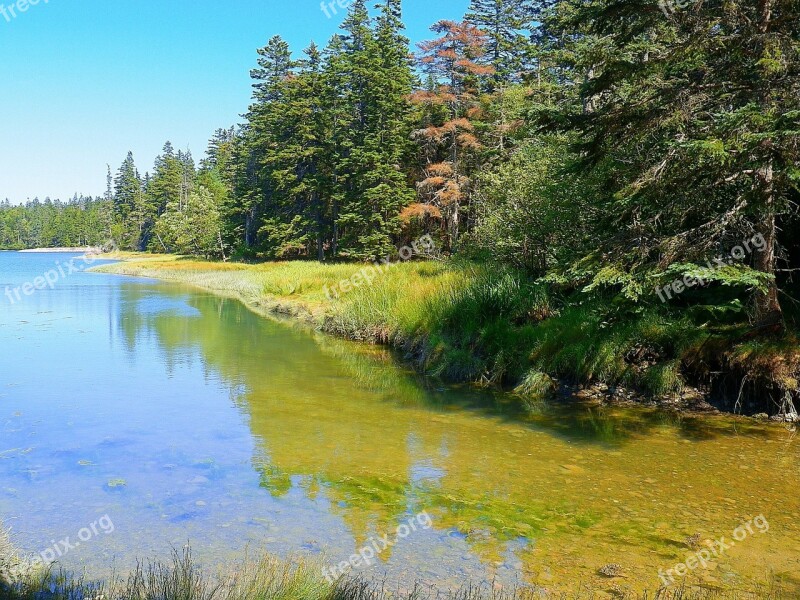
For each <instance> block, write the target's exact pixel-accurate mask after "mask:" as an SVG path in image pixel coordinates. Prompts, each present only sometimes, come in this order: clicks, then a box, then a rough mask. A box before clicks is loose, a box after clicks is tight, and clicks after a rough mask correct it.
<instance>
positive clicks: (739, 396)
mask: <svg viewBox="0 0 800 600" xmlns="http://www.w3.org/2000/svg"><path fill="white" fill-rule="evenodd" d="M114 257H115V256H114V255H111V258H114ZM116 257H117V258H119V259H120V260H121V261H122V262H118V263H114V264H111V265H104V266H101V267H97V268H95V269H94V270H95V271H98V272H104V273H113V274H121V275H131V276H139V277H148V278H154V279H160V280H165V281H172V282H176V283H183V284H188V285H192V286H196V287H198V288H201V289H204V290H206V291H210V292H213V293H216V294H221V295H225V296H227V297H232V298H236V299H239V300H241V301H242V302H243V303H245V304H246V305H247V306H249V307H250V308H251V309H253V310H256V311H258V312H260V313H261V314H274V315H283V316H290V317H293V318H297V319H300V320H302V321H304V322H306V323H307V324H309V325H311V326H313V327H315V328H317V329H319V330H321V331H324V332H326V333H330V334H333V335H336V336H340V337H344V338H348V339H352V340H357V341H363V342H367V343H372V344H385V345H388V346H391V347H393V348H395V349H396V350H398V351H399V352H400V353H401V354H402V356H403V357H404V358H405V359H406V360H407V361H409V362H410V363H412V364H413V365H414V366H415V367H416V368H417V369H418V370H420V371H421V372H423V373H426V374H428V375H433V376H435V377H440V378H442V379H444V380H447V381H452V382H471V383H476V384H479V385H484V386H495V387H502V388H504V389H507V390H510V391H513V392H514V393H516V394H517V395H518V396H519V397H520V398H521V400H522V401H523V402H535V401H538V400H541V399H543V398H547V397H551V396H556V395H558V394H565V393H566V394H571V393H575V394H577V395H580V396H583V397H585V398H586V397H588V398H591V399H594V400H597V401H598V402H608V403H638V404H647V405H659V406H662V407H665V408H669V409H674V410H686V411H700V412H710V411H714V410H715V409H720V410H723V411H730V412H740V413H743V414H750V415H759V417H760V418H762V419H763V418H767V417H772V418H773V419H774V420H790V421H791V420H795V419H796V418H797V417H796V414H795V411H794V410H793V408H792V406H791V402H789V403H788V404H787V405H786V406H787V408H786V409H784V410H783V411H782V414H780V415H778V414H777V413H779V412H781V411H776V410H775V408H774V406H773V405H774V404H775V400H776V398H775V395H774V394H773V392H775V391H776V390H777V392H778V393H779V394H782V395H784V397H785V399H788V400H792V399H793V398H797V397H798V389H797V385H798V384H797V378H798V375H799V374H800V344H798V341H797V337H796V336H795V335H794V334H792V333H790V334H787V335H786V336H784V337H782V338H780V339H773V338H765V339H754V338H752V337H751V336H749V335H748V330H747V327H746V326H745V325H742V326H740V327H736V326H730V325H725V326H720V327H711V326H708V325H698V324H697V323H696V322H694V321H692V319H691V318H690V317H689V315H688V314H687V315H681V314H678V315H675V314H668V313H666V312H663V311H662V310H661V307H658V306H655V307H649V308H648V307H643V309H642V310H641V311H639V312H637V313H631V314H626V315H621V316H615V317H616V320H612V318H610V317H609V315H608V309H607V305H608V300H607V299H606V298H603V297H591V296H585V297H581V298H580V299H578V300H576V299H574V298H570V297H563V296H562V297H559V296H557V295H556V294H555V293H554V292H553V291H551V290H550V289H548V288H547V287H545V286H543V285H539V284H534V283H530V282H527V281H526V280H525V279H524V277H522V276H521V275H520V274H519V273H515V272H513V271H507V270H506V271H503V270H499V269H496V268H493V267H490V266H486V265H479V264H472V263H464V262H398V263H395V264H393V265H391V266H390V267H386V268H384V269H381V268H380V266H373V265H367V266H365V265H363V264H320V263H314V262H299V261H294V262H276V263H261V264H241V263H214V262H205V261H198V260H190V259H184V258H180V257H175V256H168V255H134V254H125V255H117V256H116ZM714 373H717V374H719V373H724V374H725V376H724V377H720V378H718V380H717V381H716V382H714V381H713V380H712V379H713V378H712V375H713V374H714ZM734 378H736V379H738V381H736V382H735V383H733V384H732V383H731V380H732V379H734ZM742 378H744V379H745V385H743V384H742ZM770 390H772V391H770ZM770 395H771V396H770ZM737 400H738V404H737ZM770 406H773V410H772V411H770V410H769V408H770ZM733 409H736V410H733Z"/></svg>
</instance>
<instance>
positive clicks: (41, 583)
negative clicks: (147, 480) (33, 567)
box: [0, 534, 791, 600]
mask: <svg viewBox="0 0 800 600" xmlns="http://www.w3.org/2000/svg"><path fill="white" fill-rule="evenodd" d="M4 536H5V534H0V544H3V545H2V546H0V552H1V553H2V554H0V564H3V563H2V561H3V560H5V559H6V558H7V556H6V553H7V552H11V553H12V556H13V549H11V547H10V545H9V544H8V540H7V536H5V537H4ZM319 573H320V571H319V568H318V566H317V568H315V566H314V565H312V564H309V563H306V562H302V561H301V562H296V563H292V562H288V561H282V560H279V559H277V558H274V557H270V556H266V557H264V558H262V559H261V560H258V561H245V562H243V563H242V564H241V565H239V566H238V567H237V568H236V569H235V570H233V571H232V572H229V573H227V574H218V575H215V576H208V575H207V574H206V573H204V572H203V571H202V570H201V569H200V568H199V567H198V566H197V564H196V563H195V562H194V560H193V558H192V555H191V552H190V551H189V550H186V551H184V552H183V553H177V552H176V553H175V554H174V555H173V558H172V561H171V562H168V563H162V562H155V563H149V564H139V565H138V566H137V568H136V569H135V570H134V571H133V572H132V573H131V574H130V575H129V576H128V577H127V578H125V579H120V578H114V579H112V581H110V582H87V581H85V580H84V579H83V578H74V577H72V576H71V575H69V574H67V573H63V572H62V573H55V574H54V573H52V572H49V571H42V572H40V573H38V574H35V575H28V576H26V577H24V578H21V579H17V580H9V579H8V577H7V575H5V574H3V573H0V598H3V599H4V600H45V599H46V600H434V599H435V600H534V599H536V600H557V599H558V600H573V599H574V600H578V599H587V600H591V599H594V598H605V597H608V596H607V594H606V591H604V590H592V589H588V588H586V589H583V590H581V591H579V592H574V593H569V594H562V593H555V594H553V593H548V592H546V591H545V590H542V589H533V588H521V589H515V590H501V589H497V588H496V587H495V586H469V585H467V586H465V587H463V588H462V589H461V590H457V591H450V592H440V591H437V590H435V589H433V588H429V587H426V586H422V585H417V586H416V587H414V588H413V589H411V590H408V591H391V590H388V589H387V588H386V586H385V585H380V584H374V583H370V582H366V581H361V580H354V579H341V580H339V581H337V582H329V581H327V580H325V579H323V578H322V577H321V575H319ZM615 597H617V598H629V599H631V600H634V599H639V598H641V599H642V600H649V599H654V600H726V599H730V600H745V599H748V600H750V599H763V600H784V599H787V600H788V599H789V598H790V597H791V596H790V595H788V594H786V593H784V592H783V591H782V589H781V587H780V585H779V584H777V583H776V584H773V585H772V586H770V587H768V588H763V589H759V590H756V591H754V592H736V591H730V592H727V591H714V590H702V589H689V588H678V589H675V590H671V591H665V590H662V591H658V592H655V593H653V594H642V595H638V594H637V595H625V594H617V595H615Z"/></svg>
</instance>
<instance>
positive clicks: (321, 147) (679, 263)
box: [3, 0, 800, 320]
mask: <svg viewBox="0 0 800 600" xmlns="http://www.w3.org/2000/svg"><path fill="white" fill-rule="evenodd" d="M684 4H685V3H684ZM798 22H800V4H798V3H797V2H796V1H795V0H763V1H761V2H753V1H752V0H730V1H728V2H725V3H713V2H711V3H709V2H705V3H699V4H693V5H692V6H689V7H685V8H684V7H682V6H681V5H679V4H677V3H676V4H675V5H674V6H669V3H665V2H663V1H662V2H659V1H658V0H620V1H618V2H606V1H604V0H591V1H587V0H552V1H551V0H548V1H545V0H473V1H472V3H471V6H470V9H469V12H468V14H467V15H465V17H464V19H463V20H461V21H440V22H438V23H436V24H435V25H433V27H432V31H433V34H432V39H431V40H430V41H428V42H425V43H422V44H420V46H419V48H418V49H417V52H416V54H415V55H412V54H411V52H410V48H409V42H408V40H407V39H406V37H405V36H404V33H403V32H404V26H403V21H402V15H401V3H400V1H399V0H385V1H384V2H382V3H381V4H380V6H379V7H378V8H377V9H376V11H375V12H374V13H371V12H370V10H369V9H368V6H367V3H366V1H365V0H355V1H354V2H353V3H352V4H351V5H350V7H349V10H348V15H347V17H346V19H345V20H344V23H343V25H342V31H341V33H340V34H339V35H336V36H334V37H333V38H332V39H331V40H330V41H329V43H328V44H327V46H326V47H324V48H318V47H317V46H315V45H313V44H312V45H311V46H309V47H308V48H307V49H306V50H305V51H304V52H303V54H302V55H298V54H295V53H293V52H292V50H291V49H290V48H289V46H288V45H287V44H286V42H284V41H283V40H282V39H281V38H280V37H274V38H272V39H271V40H270V41H269V43H268V44H267V45H266V46H264V47H263V48H261V49H259V50H258V58H257V65H256V67H255V68H254V69H253V70H252V71H251V76H252V78H253V81H254V84H253V87H254V93H253V101H252V104H251V106H250V109H249V111H248V113H247V114H246V119H245V122H244V123H242V124H241V125H239V126H237V127H234V128H230V129H220V130H218V131H217V132H216V133H215V134H214V137H213V139H212V140H211V142H210V144H209V148H208V153H207V156H206V157H205V159H204V160H203V161H202V162H201V164H200V165H199V167H197V166H196V165H195V163H194V160H193V158H192V156H191V155H190V154H189V153H184V152H181V151H178V152H176V151H175V150H174V149H173V147H172V146H171V145H170V144H167V145H166V146H165V147H164V151H163V153H162V154H161V156H159V157H158V158H157V159H156V162H155V165H154V167H153V169H152V171H151V172H150V173H146V174H145V175H141V174H140V172H139V170H138V169H137V167H136V164H135V163H134V158H133V156H132V155H130V154H129V155H128V157H127V158H126V160H125V161H124V162H123V164H122V166H121V167H120V169H119V170H118V171H117V173H116V176H115V177H112V174H111V172H110V170H109V174H108V175H109V178H108V190H107V193H106V197H105V201H106V202H109V203H111V204H113V218H112V223H111V225H110V228H109V227H108V221H107V218H106V216H105V215H106V212H104V210H103V209H102V207H103V206H105V204H103V202H98V203H96V204H91V203H90V204H89V205H87V206H85V207H82V208H81V207H80V206H79V205H76V206H65V207H63V209H62V210H63V212H64V218H63V221H65V222H69V223H73V221H74V222H75V225H74V226H73V227H72V228H71V229H70V228H69V227H68V226H66V225H64V226H61V228H57V227H56V225H55V223H59V222H60V221H58V220H56V219H54V218H49V220H46V219H44V217H40V218H39V219H38V221H40V222H42V223H44V222H46V223H48V225H47V229H46V232H45V231H43V228H44V225H41V224H40V225H39V226H38V228H36V227H33V226H31V225H30V224H29V223H28V222H29V221H31V220H32V218H31V217H30V216H27V217H26V218H25V219H20V225H13V224H12V225H10V226H9V225H7V226H6V229H5V230H4V231H3V236H4V237H3V239H4V240H5V242H4V243H6V244H17V245H30V244H32V243H36V244H38V243H45V242H48V243H55V242H56V241H57V243H59V244H63V243H67V241H69V243H78V242H79V241H81V240H80V239H79V238H80V237H81V236H84V237H85V238H89V239H97V237H96V236H95V237H94V238H93V237H92V235H94V234H96V233H97V232H102V233H99V234H97V235H99V237H104V236H105V235H106V232H107V231H110V233H111V236H112V237H113V238H114V239H115V240H116V241H117V242H118V243H119V244H120V245H121V246H122V247H127V248H129V249H139V250H154V251H171V252H180V253H190V254H196V255H201V256H207V257H220V258H230V257H232V256H234V257H247V258H272V259H288V258H314V259H320V260H341V259H349V260H373V259H376V258H378V257H383V256H386V255H387V254H389V253H391V252H392V251H393V249H394V248H396V247H398V246H399V245H402V244H403V243H407V242H408V241H409V240H413V239H417V238H418V237H419V236H420V235H421V234H422V233H432V234H433V235H434V236H435V237H436V238H437V245H438V247H439V248H440V249H441V251H442V252H443V253H445V254H456V253H460V254H464V255H467V256H469V257H472V258H486V259H492V260H498V261H501V262H504V263H508V264H510V265H513V266H514V267H516V268H518V269H520V270H523V271H524V272H526V273H527V274H528V275H529V276H530V277H531V278H534V279H540V280H542V281H547V282H549V283H551V284H553V285H555V286H558V288H559V289H561V290H567V291H569V290H584V291H588V292H593V291H596V292H598V293H599V292H603V293H609V294H611V296H613V297H615V298H616V299H617V301H618V302H620V303H631V304H633V305H635V304H637V303H639V302H641V301H648V302H658V300H657V299H656V298H657V297H656V289H657V288H660V289H663V287H664V286H666V285H671V284H672V283H673V282H675V281H676V280H677V279H680V278H684V277H690V280H691V281H697V280H702V281H703V282H704V284H705V286H704V288H703V289H712V290H713V289H718V288H726V289H733V290H736V291H737V292H741V295H744V296H747V297H748V298H749V299H751V300H752V304H751V308H752V309H753V314H754V315H755V316H756V317H758V318H759V319H760V320H763V319H774V318H775V317H776V316H779V315H780V314H781V309H782V306H781V305H782V302H784V301H785V300H784V299H783V298H782V297H781V294H780V289H781V288H782V287H784V284H785V285H786V286H789V285H791V272H792V271H791V270H792V269H797V268H798V267H800V264H798V240H797V236H796V235H792V232H796V231H797V226H798V220H797V200H798V182H800V36H799V35H798V27H797V23H798ZM11 210H12V214H14V213H13V210H14V209H11ZM25 210H26V211H27V212H26V213H25V214H26V215H28V214H30V215H33V214H37V210H39V209H38V208H36V207H29V208H27V209H25ZM82 210H85V211H88V214H95V213H96V218H94V219H93V220H89V219H87V220H85V221H81V220H80V219H78V218H77V217H76V213H79V212H80V211H82ZM8 211H9V209H8V208H5V209H4V210H3V214H4V215H7V214H8ZM67 215H69V217H68V216H67ZM6 219H7V217H6ZM81 223H83V224H84V225H85V227H87V228H88V229H81V225H80V224H81ZM23 224H24V226H23ZM93 227H96V229H92V228H93ZM18 228H19V231H22V232H25V233H24V235H23V234H22V233H18V232H17V231H18ZM54 229H57V231H58V233H53V230H54ZM31 230H33V233H30V234H29V233H27V232H28V231H31ZM68 232H69V233H68ZM31 236H34V237H31ZM754 236H760V237H759V238H758V239H761V238H763V240H764V250H763V251H762V250H759V251H757V252H752V253H748V254H747V256H744V257H741V258H739V259H737V260H735V261H733V262H732V263H731V264H730V265H728V266H726V267H725V268H708V267H704V265H707V264H708V261H710V260H713V259H714V258H715V257H717V256H728V255H729V254H730V250H731V248H734V247H736V246H738V245H740V244H742V243H743V242H744V241H746V240H750V239H753V237H754ZM34 239H35V240H37V241H36V242H32V241H31V240H34ZM678 287H680V286H678ZM690 291H691V294H694V295H696V294H698V293H700V294H702V293H703V290H696V289H695V290H690ZM691 294H690V295H691ZM692 297H694V296H692ZM671 301H672V302H680V301H681V300H680V297H678V298H676V299H671ZM694 301H697V302H705V301H708V303H710V304H715V305H718V306H725V307H727V308H732V309H735V308H736V306H735V305H733V304H730V302H731V299H730V297H724V298H717V297H708V298H706V299H705V300H697V299H695V300H694ZM719 303H723V304H719Z"/></svg>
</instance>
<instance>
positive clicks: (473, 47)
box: [410, 21, 494, 250]
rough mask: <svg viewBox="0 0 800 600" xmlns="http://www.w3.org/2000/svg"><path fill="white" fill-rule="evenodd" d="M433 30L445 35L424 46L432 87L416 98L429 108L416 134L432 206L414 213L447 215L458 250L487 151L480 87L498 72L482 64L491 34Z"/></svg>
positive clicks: (455, 26)
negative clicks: (479, 128)
mask: <svg viewBox="0 0 800 600" xmlns="http://www.w3.org/2000/svg"><path fill="white" fill-rule="evenodd" d="M431 29H432V31H434V32H435V33H438V34H440V37H439V38H436V39H434V40H431V41H428V42H423V43H421V44H420V50H421V51H422V54H421V56H420V59H419V62H420V65H421V66H422V68H423V70H424V71H425V72H426V73H427V74H428V77H429V78H428V85H427V88H426V89H423V90H420V91H418V92H416V93H415V94H414V101H415V102H416V103H417V104H418V105H420V106H421V107H422V109H423V113H422V123H421V128H419V129H418V130H417V131H416V132H415V134H414V135H415V138H416V139H417V140H418V141H419V142H420V143H421V145H422V152H423V157H424V166H423V179H422V181H420V182H419V184H418V186H417V187H418V190H419V194H420V198H421V200H422V201H423V203H424V204H425V205H427V207H428V208H425V207H420V206H414V207H411V209H410V210H411V211H415V212H417V213H420V212H423V213H427V214H431V215H433V216H436V217H442V218H443V220H444V223H445V226H446V228H447V230H448V237H449V246H450V249H451V250H454V249H455V248H456V246H457V244H458V238H459V235H460V230H461V222H462V219H463V218H464V216H463V214H462V205H463V204H465V203H467V202H468V200H469V197H470V186H471V179H470V175H471V174H472V172H473V171H474V170H475V168H476V166H477V162H476V159H477V155H478V152H479V150H480V149H481V147H482V146H481V143H480V141H479V139H478V137H477V135H476V131H475V123H474V122H473V117H474V116H475V114H476V112H478V111H479V110H480V102H479V100H480V89H481V87H482V86H483V84H484V83H485V81H486V78H487V77H489V76H491V75H493V74H494V69H493V68H492V67H491V66H486V65H482V64H480V62H479V61H480V59H481V58H482V57H483V56H484V55H485V52H486V36H485V34H484V33H483V32H482V31H481V30H480V29H478V28H477V27H475V26H474V25H471V24H469V23H467V22H462V23H456V22H454V21H439V22H438V23H436V24H435V25H434V26H433V27H432V28H431Z"/></svg>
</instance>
